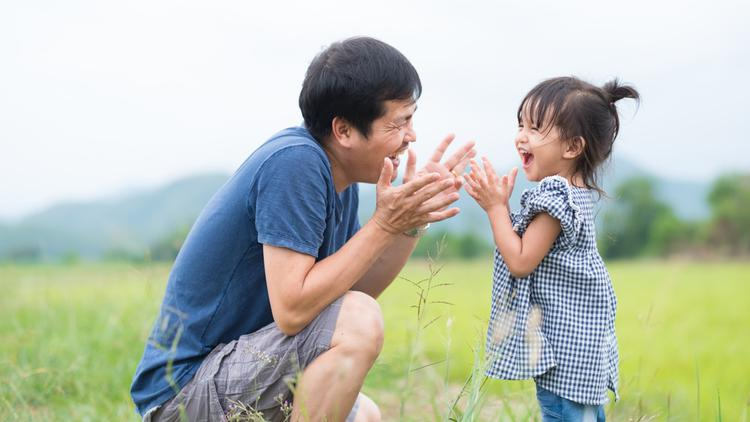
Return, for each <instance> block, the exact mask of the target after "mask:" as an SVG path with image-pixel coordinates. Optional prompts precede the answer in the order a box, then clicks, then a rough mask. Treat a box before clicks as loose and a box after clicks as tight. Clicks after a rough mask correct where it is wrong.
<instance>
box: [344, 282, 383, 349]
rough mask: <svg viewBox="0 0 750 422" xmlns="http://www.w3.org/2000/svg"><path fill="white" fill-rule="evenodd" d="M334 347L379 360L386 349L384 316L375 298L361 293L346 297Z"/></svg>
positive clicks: (350, 292)
mask: <svg viewBox="0 0 750 422" xmlns="http://www.w3.org/2000/svg"><path fill="white" fill-rule="evenodd" d="M332 346H339V347H341V348H343V349H346V350H348V351H350V352H352V353H357V354H362V355H364V356H365V357H367V358H369V359H372V360H373V361H374V360H375V358H377V356H378V355H379V354H380V350H381V349H382V347H383V314H382V313H381V311H380V305H378V302H377V301H376V300H375V299H373V298H372V296H370V295H368V294H366V293H362V292H357V291H349V292H347V293H346V294H345V295H344V301H343V303H342V304H341V311H339V317H338V320H337V322H336V333H335V334H334V340H333V344H332Z"/></svg>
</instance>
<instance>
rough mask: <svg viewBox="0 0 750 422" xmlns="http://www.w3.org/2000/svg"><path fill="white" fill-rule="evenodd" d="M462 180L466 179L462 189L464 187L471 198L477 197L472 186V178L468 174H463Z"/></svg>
mask: <svg viewBox="0 0 750 422" xmlns="http://www.w3.org/2000/svg"><path fill="white" fill-rule="evenodd" d="M464 180H465V181H466V184H465V185H464V189H466V193H468V194H469V195H470V196H471V197H472V198H474V199H476V198H477V191H476V189H475V188H474V184H473V182H472V180H471V179H470V178H469V175H468V174H465V175H464Z"/></svg>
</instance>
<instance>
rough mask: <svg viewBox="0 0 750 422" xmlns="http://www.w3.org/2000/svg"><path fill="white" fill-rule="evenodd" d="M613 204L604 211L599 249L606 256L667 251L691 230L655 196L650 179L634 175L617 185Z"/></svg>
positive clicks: (615, 256)
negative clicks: (614, 203)
mask: <svg viewBox="0 0 750 422" xmlns="http://www.w3.org/2000/svg"><path fill="white" fill-rule="evenodd" d="M615 196H616V198H617V203H616V205H615V206H614V207H613V208H612V210H610V211H609V212H607V214H605V215H604V220H603V230H602V236H601V237H600V250H601V252H602V256H604V257H606V258H628V257H635V256H642V255H666V254H669V253H672V252H674V251H675V250H676V249H677V248H679V247H681V246H682V245H684V241H685V240H686V239H689V237H690V234H691V233H692V230H690V229H689V227H688V224H687V223H684V222H682V221H680V220H679V219H678V218H677V216H676V215H675V214H674V211H672V209H671V208H670V207H669V206H668V205H667V204H665V203H664V202H662V201H659V200H658V199H657V198H656V194H655V189H654V183H653V181H652V180H651V179H649V178H645V177H637V178H633V179H629V180H626V181H625V182H623V183H622V184H621V185H620V186H618V187H617V189H616V193H615Z"/></svg>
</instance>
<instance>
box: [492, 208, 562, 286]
mask: <svg viewBox="0 0 750 422" xmlns="http://www.w3.org/2000/svg"><path fill="white" fill-rule="evenodd" d="M487 216H488V217H489V219H490V226H492V234H493V237H494V238H495V245H496V246H497V249H498V250H499V251H500V254H501V255H502V256H503V260H504V261H505V263H506V264H507V265H508V270H509V271H510V273H511V274H512V275H513V277H519V278H521V277H526V276H527V275H529V274H531V273H532V272H533V271H534V269H535V268H536V267H537V266H538V265H539V263H540V262H542V259H544V257H545V256H546V255H547V253H548V252H549V250H550V249H552V244H553V243H555V239H557V236H558V235H559V234H560V230H561V229H560V221H559V220H557V219H555V218H554V217H552V216H551V215H549V214H547V213H540V214H537V216H536V217H534V219H533V220H532V221H531V223H529V227H528V228H527V229H526V232H524V234H523V237H521V236H519V235H518V233H516V232H515V231H514V230H513V226H512V225H511V221H510V215H509V214H508V208H507V207H497V208H496V209H492V210H488V211H487Z"/></svg>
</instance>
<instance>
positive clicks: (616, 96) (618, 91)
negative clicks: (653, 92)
mask: <svg viewBox="0 0 750 422" xmlns="http://www.w3.org/2000/svg"><path fill="white" fill-rule="evenodd" d="M602 89H603V90H604V92H606V93H607V94H608V95H609V102H610V103H616V102H617V101H619V100H621V99H623V98H632V99H634V100H636V102H638V101H640V99H641V96H640V95H639V94H638V91H636V90H635V88H633V87H632V86H630V85H620V81H618V80H617V79H613V80H611V81H609V82H607V83H606V84H604V86H603V87H602Z"/></svg>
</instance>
